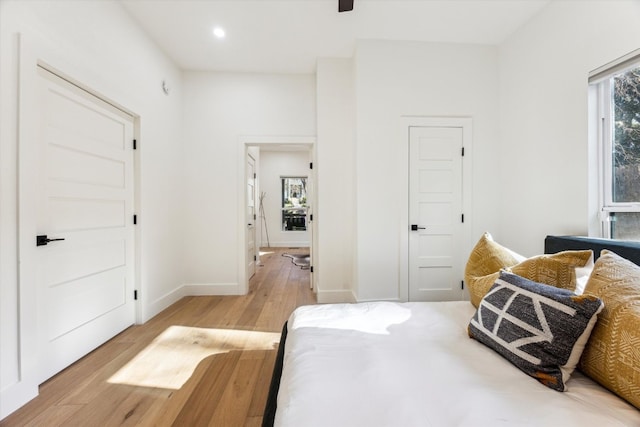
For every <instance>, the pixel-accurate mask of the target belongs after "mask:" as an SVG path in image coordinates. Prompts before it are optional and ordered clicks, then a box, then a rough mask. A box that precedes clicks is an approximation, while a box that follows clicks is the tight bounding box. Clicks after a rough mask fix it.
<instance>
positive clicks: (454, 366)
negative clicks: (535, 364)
mask: <svg viewBox="0 0 640 427" xmlns="http://www.w3.org/2000/svg"><path fill="white" fill-rule="evenodd" d="M474 310H475V309H474V308H473V307H472V306H471V304H469V302H464V301H460V302H437V303H404V304H403V303H389V302H376V303H361V304H330V305H315V306H305V307H301V308H299V309H297V310H296V311H295V312H294V313H293V314H292V315H291V318H290V319H289V324H288V330H289V333H288V336H287V341H286V345H285V356H284V367H283V372H282V380H281V383H280V391H279V393H278V408H277V412H276V419H275V425H276V426H295V427H311V426H323V427H338V426H345V427H346V426H348V427H358V426H367V427H369V426H402V427H410V426H434V427H446V426H474V427H479V426H491V427H493V426H501V425H505V426H506V425H509V426H545V427H548V426H563V427H569V426H580V427H587V426H607V427H611V426H640V411H638V410H637V409H635V408H634V407H633V406H631V405H629V404H627V403H626V402H625V401H623V400H621V399H619V398H618V397H616V396H615V395H613V394H611V393H610V392H608V391H607V390H605V389H604V388H602V387H600V386H599V385H597V384H596V383H594V382H593V381H591V380H590V379H588V378H587V377H585V376H583V375H582V374H580V373H579V372H575V373H574V374H573V376H572V378H571V380H570V381H569V382H568V384H567V385H568V388H569V390H568V391H566V392H564V393H561V392H557V391H554V390H551V389H549V388H547V387H545V386H543V385H542V384H540V383H538V382H537V381H536V380H534V379H533V378H530V377H528V376H527V375H526V374H524V373H522V372H521V371H520V370H518V369H517V368H516V367H514V366H513V365H511V364H510V363H509V362H508V361H506V360H505V359H503V358H502V357H501V356H500V355H498V354H497V353H495V352H494V351H493V350H491V349H489V348H487V347H485V346H483V345H482V344H480V343H478V342H476V341H475V340H472V339H470V338H469V337H468V335H467V332H466V330H467V325H468V323H469V320H470V319H471V317H472V316H473V313H474Z"/></svg>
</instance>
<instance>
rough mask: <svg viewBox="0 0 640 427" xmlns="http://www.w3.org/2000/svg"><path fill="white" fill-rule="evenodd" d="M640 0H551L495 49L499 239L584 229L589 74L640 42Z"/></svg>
mask: <svg viewBox="0 0 640 427" xmlns="http://www.w3.org/2000/svg"><path fill="white" fill-rule="evenodd" d="M638 22H640V2H639V1H588V2H574V1H555V2H550V3H549V5H548V6H547V7H546V8H544V9H543V10H542V11H541V12H540V13H539V14H538V15H537V16H536V17H535V18H534V19H533V20H531V21H530V22H529V23H528V24H527V25H526V26H525V27H523V28H522V29H520V30H519V31H518V32H517V33H516V34H514V35H513V36H512V37H511V38H510V39H509V40H508V41H507V42H506V43H504V44H503V45H502V46H501V47H500V129H501V135H500V141H501V148H500V152H501V153H502V155H501V159H500V162H499V165H500V168H499V169H500V173H501V188H500V190H501V192H502V194H503V197H502V200H501V203H500V209H499V210H498V212H499V215H500V218H501V227H500V235H501V241H502V242H503V243H505V244H506V245H507V246H510V247H512V248H513V249H514V250H516V251H518V252H521V253H523V254H526V255H534V254H538V253H541V252H542V250H543V241H544V237H545V236H546V235H548V234H577V235H586V234H587V228H588V221H589V212H588V198H589V189H588V186H587V181H588V174H589V173H591V174H593V173H595V172H594V171H591V172H590V171H589V170H588V167H587V164H588V159H587V152H588V147H587V126H588V122H587V76H588V73H589V71H591V70H593V69H595V68H597V67H599V66H601V65H604V64H606V63H608V62H610V61H612V60H614V59H616V58H618V57H620V56H622V55H624V54H626V53H628V52H631V51H633V50H635V49H638V48H639V47H640V44H639V40H640V26H639V25H638Z"/></svg>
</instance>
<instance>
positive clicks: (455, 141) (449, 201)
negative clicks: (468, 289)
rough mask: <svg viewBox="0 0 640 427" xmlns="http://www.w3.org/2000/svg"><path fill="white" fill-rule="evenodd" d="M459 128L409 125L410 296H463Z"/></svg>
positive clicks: (419, 298) (437, 298) (438, 298)
mask: <svg viewBox="0 0 640 427" xmlns="http://www.w3.org/2000/svg"><path fill="white" fill-rule="evenodd" d="M462 147H463V128H462V127H411V128H410V129H409V225H410V230H409V300H410V301H446V300H460V299H463V298H464V291H463V290H462V279H463V277H464V274H463V273H464V272H463V259H464V248H463V244H464V226H463V216H462V215H463V211H462V209H463V191H462V189H463V182H462V178H463V169H462V158H463V157H462Z"/></svg>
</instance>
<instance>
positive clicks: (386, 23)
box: [122, 0, 550, 73]
mask: <svg viewBox="0 0 640 427" xmlns="http://www.w3.org/2000/svg"><path fill="white" fill-rule="evenodd" d="M549 1H550V0H408V1H407V0H355V2H354V3H355V5H354V10H353V11H351V12H344V13H338V0H122V3H123V5H124V7H125V8H126V10H127V11H128V12H129V13H130V14H131V16H132V17H133V18H134V19H135V20H136V21H137V22H138V23H139V24H140V26H141V27H142V28H143V29H144V30H145V31H146V32H147V33H148V34H149V35H150V36H151V38H152V39H153V40H154V41H155V42H156V43H157V44H158V46H160V48H161V49H162V50H163V51H164V52H165V53H166V54H167V55H168V56H169V57H170V58H172V59H173V61H174V62H175V63H176V64H177V65H178V66H179V67H180V68H182V69H184V70H219V71H246V72H279V73H280V72H283V73H313V72H314V71H315V65H316V59H317V58H318V57H351V56H352V55H353V50H354V46H355V41H356V39H383V40H416V41H432V42H449V43H477V44H500V43H501V42H502V41H504V40H505V39H506V38H507V37H508V36H509V35H510V34H512V33H513V32H514V31H515V30H516V29H518V28H519V27H520V26H522V25H523V24H524V23H525V22H527V21H528V20H529V19H530V18H531V17H532V16H533V15H534V14H536V13H537V12H538V11H539V10H540V9H541V8H543V7H544V6H545V5H546V4H547V3H549ZM214 26H221V27H223V28H224V29H225V30H226V33H227V36H226V38H225V39H223V40H219V39H216V38H215V37H214V36H213V34H212V29H213V27H214Z"/></svg>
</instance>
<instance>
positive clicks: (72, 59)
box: [0, 0, 182, 418]
mask: <svg viewBox="0 0 640 427" xmlns="http://www.w3.org/2000/svg"><path fill="white" fill-rule="evenodd" d="M17 33H22V35H23V36H24V37H23V41H24V45H23V46H24V49H27V50H28V51H29V52H30V53H33V54H36V55H38V59H41V60H44V61H45V62H46V63H48V64H50V65H51V66H54V67H55V68H57V69H59V70H61V71H62V72H64V73H65V74H67V75H68V76H70V77H72V78H73V79H75V80H77V81H78V82H80V83H82V84H84V85H87V86H89V87H91V88H92V89H93V90H95V91H96V92H98V93H100V94H101V95H103V96H104V97H106V98H108V99H110V100H112V101H115V102H117V103H118V104H120V105H122V106H124V107H126V108H127V109H129V110H130V111H132V112H134V113H135V114H136V115H138V116H139V118H140V122H139V139H140V143H141V144H140V145H141V148H140V150H139V151H138V156H139V158H140V167H139V174H140V181H139V183H138V184H139V188H140V192H139V194H137V198H138V202H139V205H140V210H139V212H138V213H139V214H140V221H139V225H138V231H139V233H140V239H139V241H138V242H137V244H138V245H140V248H141V251H140V256H141V258H140V262H139V267H140V268H139V271H138V272H137V274H138V276H139V280H140V281H139V283H138V289H139V292H140V294H141V298H142V301H141V304H140V310H139V317H140V319H142V320H146V319H148V318H150V317H151V316H152V315H154V314H155V313H157V312H158V311H159V310H161V309H163V308H165V307H166V305H167V304H168V303H170V302H173V301H169V300H167V299H165V298H163V297H164V296H165V295H167V294H171V293H172V292H173V291H174V290H175V289H176V288H177V287H178V286H179V285H180V280H181V276H182V274H181V273H182V270H181V264H180V263H179V262H175V260H176V259H178V257H179V254H181V253H182V238H181V233H180V227H181V223H182V221H181V219H182V197H181V188H182V175H181V168H182V162H181V158H182V145H181V144H182V134H181V128H182V126H181V125H182V123H181V116H182V114H181V111H182V110H181V109H182V93H181V92H182V90H181V73H180V71H179V70H178V69H177V68H176V67H175V66H174V65H173V64H172V63H171V62H170V61H168V60H167V59H166V57H165V56H164V55H163V54H162V52H160V51H159V49H158V48H157V47H156V46H155V45H154V44H153V43H151V42H150V41H149V39H148V38H147V37H146V35H144V34H143V33H142V31H141V30H140V29H139V27H138V26H137V25H136V24H135V23H134V22H133V21H132V20H131V19H130V18H129V16H128V15H127V14H126V12H125V11H124V10H123V8H122V7H121V6H120V5H119V4H118V3H115V2H79V1H62V0H61V1H55V2H52V1H28V2H24V1H11V0H2V1H1V2H0V51H1V52H2V55H0V93H2V98H1V101H0V102H1V104H0V106H1V110H0V121H1V122H2V126H1V127H0V141H1V144H0V170H1V173H0V202H1V203H0V236H1V239H0V241H1V243H0V304H1V309H0V316H1V317H0V347H1V348H2V351H1V352H0V393H1V394H0V418H2V417H4V416H6V415H7V414H8V413H10V412H11V411H13V410H15V409H16V408H17V407H18V406H20V405H21V404H23V403H25V402H26V401H27V400H28V399H29V398H31V397H33V396H34V394H35V393H37V384H34V383H33V380H32V379H31V377H30V372H31V371H34V369H33V365H32V364H31V359H33V357H31V356H33V354H25V353H24V352H23V351H24V349H26V348H31V349H32V348H33V343H34V340H35V332H36V331H35V329H34V328H33V326H32V325H33V319H31V318H30V317H32V316H33V315H35V313H33V310H31V311H29V310H23V311H22V312H21V313H19V312H18V307H20V304H22V307H23V308H28V307H32V304H31V302H30V301H21V300H20V296H21V295H22V296H23V298H24V295H28V294H31V293H33V290H34V284H33V283H22V285H21V286H22V289H20V288H19V284H18V279H17V261H18V260H17V253H16V245H17V214H16V210H17V170H16V164H17V157H16V156H17V152H18V142H17V141H18V134H17V125H16V124H17V122H18V109H17V92H18V84H17V81H18V72H17V67H18V50H17V47H16V46H17V44H16V34H17ZM31 65H33V68H32V69H29V70H26V71H25V72H35V64H31ZM162 79H166V80H168V81H169V82H170V84H171V85H172V88H173V90H172V92H171V96H169V97H166V96H165V95H164V94H163V93H162V90H161V86H160V84H161V81H162ZM34 234H35V233H34ZM21 352H22V353H21Z"/></svg>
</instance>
